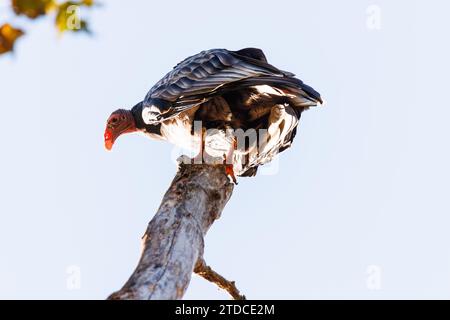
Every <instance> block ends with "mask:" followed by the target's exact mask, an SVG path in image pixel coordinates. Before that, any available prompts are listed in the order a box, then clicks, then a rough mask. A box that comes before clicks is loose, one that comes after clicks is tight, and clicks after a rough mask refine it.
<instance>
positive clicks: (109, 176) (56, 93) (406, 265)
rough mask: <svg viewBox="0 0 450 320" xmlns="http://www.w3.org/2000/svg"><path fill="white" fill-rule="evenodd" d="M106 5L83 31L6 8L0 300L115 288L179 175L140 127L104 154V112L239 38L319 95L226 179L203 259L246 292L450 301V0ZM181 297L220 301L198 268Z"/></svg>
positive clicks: (97, 293)
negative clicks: (269, 148)
mask: <svg viewBox="0 0 450 320" xmlns="http://www.w3.org/2000/svg"><path fill="white" fill-rule="evenodd" d="M1 2H2V3H3V4H4V3H5V0H1ZM102 3H103V6H102V7H100V8H97V9H94V10H92V11H91V12H89V13H88V12H83V15H84V16H85V17H86V18H89V20H90V22H91V29H92V30H93V32H94V35H93V37H87V36H83V35H70V34H68V35H65V36H64V37H58V36H57V34H56V31H55V29H54V27H53V26H52V21H50V20H49V19H42V20H38V21H35V22H33V23H31V24H28V23H26V22H24V21H23V20H20V19H17V18H15V19H13V21H14V22H17V23H20V24H21V25H22V26H26V31H27V35H26V36H24V37H23V38H22V39H20V40H19V42H18V44H17V46H16V52H15V53H14V54H10V55H7V56H1V57H0V108H1V120H2V121H1V125H0V154H1V157H0V218H1V222H0V298H3V299H5V298H6V299H10V298H20V299H36V298H38V299H48V298H54V299H104V298H106V297H107V296H108V295H109V294H110V293H112V292H113V291H115V290H117V289H119V288H120V287H121V286H122V285H123V283H124V282H125V281H126V280H127V279H128V277H129V275H130V274H131V272H132V271H133V270H134V268H135V266H136V264H137V261H138V258H139V255H140V250H141V241H140V238H141V236H142V234H143V233H144V231H145V228H146V226H147V223H148V221H149V220H150V219H151V218H152V216H153V214H154V213H155V212H156V209H157V208H158V206H159V204H160V201H161V198H162V196H163V194H164V192H165V191H166V189H167V187H168V186H169V184H170V182H171V180H172V178H173V176H174V174H175V170H176V167H175V165H174V163H173V161H172V160H171V159H172V158H173V156H172V153H173V152H172V151H173V148H172V146H170V145H169V144H167V143H164V142H160V141H150V140H148V139H146V138H144V137H142V136H138V135H134V136H132V135H129V136H124V137H121V138H120V139H119V140H118V141H117V142H116V144H115V146H114V150H113V151H112V152H111V153H108V152H106V151H105V150H104V147H103V131H104V126H105V122H106V119H107V117H108V116H109V114H110V113H111V112H112V111H114V110H116V109H117V108H129V107H132V106H133V105H134V104H135V103H137V102H139V101H140V100H142V99H143V97H144V96H145V94H146V92H147V91H148V89H150V87H151V86H152V85H153V84H154V83H155V82H156V81H157V80H159V79H160V78H161V77H162V76H163V75H164V74H165V73H166V72H168V71H169V70H170V69H171V68H172V67H173V66H174V65H175V64H176V63H178V62H179V61H180V60H182V59H184V58H185V57H186V56H189V55H192V54H195V53H197V52H199V51H201V50H204V49H209V48H217V47H219V48H228V49H232V50H237V49H241V48H244V47H250V46H252V47H259V48H262V49H263V50H264V52H265V53H266V55H267V58H268V60H269V62H271V63H272V64H274V65H275V66H277V67H279V68H282V69H286V70H289V71H292V72H294V73H295V74H297V76H298V77H299V78H300V79H302V80H303V81H305V82H306V83H307V84H309V85H311V86H313V87H314V88H315V89H316V90H318V91H319V92H320V93H321V94H322V96H323V97H324V99H325V100H326V102H327V105H326V107H323V108H316V109H311V110H309V111H307V112H306V113H304V114H303V116H302V119H301V123H300V128H299V132H298V134H297V137H296V140H295V142H294V144H293V147H292V148H291V149H289V150H287V151H286V152H284V153H283V154H282V155H281V157H280V161H279V163H278V166H275V167H272V168H275V169H276V170H268V171H267V172H266V174H262V175H258V176H257V177H255V178H241V179H240V180H239V185H238V186H237V187H236V188H235V190H234V194H233V196H232V199H231V200H230V202H229V203H228V205H227V207H226V208H225V210H224V212H223V214H222V217H221V218H220V219H219V220H218V221H216V222H215V223H214V225H213V226H212V228H211V229H210V231H209V233H208V235H207V237H206V247H205V259H206V261H207V263H208V264H209V265H211V266H212V267H213V268H214V269H216V271H218V272H219V273H221V274H222V275H223V276H225V277H226V278H228V279H231V280H235V281H236V283H237V286H238V288H239V289H240V290H241V291H242V293H244V294H245V295H246V296H247V297H248V298H250V299H265V298H267V299H312V298H324V299H331V298H339V299H348V298H358V299H379V298H387V299H393V298H439V299H443V298H445V299H449V298H450V245H449V244H450V232H449V227H450V204H449V180H450V170H449V165H448V164H449V163H450V151H449V141H448V140H449V137H450V129H449V119H450V108H449V107H450V106H449V103H448V101H447V97H446V93H447V92H448V90H449V89H448V83H449V81H448V74H449V71H450V70H449V69H450V68H449V65H450V64H449V61H448V57H449V56H450V52H449V51H450V46H449V45H448V40H446V39H448V30H449V29H450V26H449V22H448V14H449V12H450V3H449V2H448V1H436V0H431V1H410V0H408V1H406V0H402V1H400V0H397V1H361V0H358V1H356V0H353V1H350V0H349V1H344V2H337V1H332V0H328V1H294V0H292V1H283V0H278V1H276V2H273V1H261V0H258V1H236V0H229V1H226V2H211V1H165V2H163V1H158V2H154V1H152V2H150V1H126V4H125V2H124V1H118V0H115V1H113V0H112V1H107V0H103V1H102ZM373 5H375V7H374V6H373ZM0 10H4V9H3V8H1V9H0ZM378 13H379V14H380V16H378ZM8 16H9V14H8V13H7V12H4V11H3V12H2V13H1V14H0V23H2V22H4V21H5V20H6V18H7V17H8ZM377 17H379V18H380V19H377ZM374 19H375V20H374ZM22 22H24V23H22ZM185 298H186V299H202V298H207V299H223V298H225V299H228V295H227V294H226V293H225V292H223V291H221V290H219V289H217V288H216V287H215V285H213V284H211V283H209V282H207V281H206V280H203V279H202V278H199V277H197V276H195V275H194V276H193V277H192V281H191V284H190V287H189V289H188V291H187V293H186V295H185Z"/></svg>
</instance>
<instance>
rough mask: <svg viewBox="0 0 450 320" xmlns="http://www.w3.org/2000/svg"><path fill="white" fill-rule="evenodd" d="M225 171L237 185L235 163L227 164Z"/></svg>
mask: <svg viewBox="0 0 450 320" xmlns="http://www.w3.org/2000/svg"><path fill="white" fill-rule="evenodd" d="M225 173H226V174H227V176H228V177H230V178H231V180H233V183H234V184H235V185H237V184H238V183H237V180H236V176H235V175H234V169H233V165H232V164H226V165H225Z"/></svg>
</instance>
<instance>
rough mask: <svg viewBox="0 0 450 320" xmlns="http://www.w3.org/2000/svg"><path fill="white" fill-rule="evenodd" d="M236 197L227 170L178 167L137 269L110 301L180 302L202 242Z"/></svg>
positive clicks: (147, 235) (147, 234)
mask: <svg viewBox="0 0 450 320" xmlns="http://www.w3.org/2000/svg"><path fill="white" fill-rule="evenodd" d="M232 192H233V184H232V183H230V181H229V178H228V177H227V175H226V173H225V167H224V166H222V165H207V164H198V165H197V164H194V165H190V164H183V163H182V162H180V165H179V169H178V172H177V175H176V176H175V178H174V180H173V181H172V184H171V185H170V187H169V189H168V191H167V192H166V194H165V195H164V198H163V200H162V203H161V206H160V207H159V209H158V212H157V213H156V215H155V216H154V217H153V219H152V220H151V221H150V223H149V225H148V227H147V230H146V232H145V235H144V238H143V251H142V255H141V258H140V261H139V263H138V266H137V267H136V269H135V270H134V272H133V274H132V275H131V277H130V278H129V279H128V281H127V282H126V283H125V285H124V286H123V287H122V289H120V290H119V291H117V292H115V293H113V294H112V295H111V296H109V298H108V299H139V300H148V299H154V300H156V299H181V298H182V297H183V295H184V293H185V291H186V289H187V287H188V285H189V282H190V280H191V275H192V272H193V270H194V267H195V266H196V263H197V262H199V261H202V259H203V248H204V242H203V239H204V236H205V234H206V232H207V231H208V229H209V227H210V226H211V224H212V223H213V222H214V220H216V219H217V218H219V217H220V214H221V213H222V210H223V208H224V206H225V204H226V203H227V201H228V200H229V199H230V197H231V194H232ZM197 265H198V264H197Z"/></svg>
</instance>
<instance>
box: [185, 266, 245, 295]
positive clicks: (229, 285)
mask: <svg viewBox="0 0 450 320" xmlns="http://www.w3.org/2000/svg"><path fill="white" fill-rule="evenodd" d="M194 272H195V273H196V274H198V275H199V276H201V277H203V278H205V279H206V280H208V281H210V282H212V283H215V284H216V285H217V286H218V287H220V288H222V289H224V290H226V291H227V292H228V293H229V294H230V295H231V296H232V297H233V299H234V300H245V296H244V295H241V293H240V292H239V290H238V289H237V288H236V284H235V282H234V281H228V280H227V279H225V278H224V277H222V276H221V275H220V274H218V273H217V272H215V271H214V270H213V269H211V267H210V266H208V265H206V263H205V260H203V259H202V258H200V259H199V260H198V261H197V264H196V266H195V269H194Z"/></svg>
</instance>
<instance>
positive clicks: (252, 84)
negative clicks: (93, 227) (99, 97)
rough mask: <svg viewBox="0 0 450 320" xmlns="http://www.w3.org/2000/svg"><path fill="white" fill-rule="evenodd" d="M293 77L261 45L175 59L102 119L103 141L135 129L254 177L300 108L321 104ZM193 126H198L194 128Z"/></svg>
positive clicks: (287, 136) (286, 142)
mask: <svg viewBox="0 0 450 320" xmlns="http://www.w3.org/2000/svg"><path fill="white" fill-rule="evenodd" d="M294 76H295V75H294V74H292V73H290V72H287V71H283V70H280V69H278V68H276V67H274V66H272V65H271V64H269V63H268V62H267V59H266V57H265V55H264V53H263V51H262V50H260V49H256V48H246V49H242V50H239V51H229V50H226V49H212V50H207V51H202V52H200V53H198V54H196V55H194V56H191V57H188V58H186V59H185V60H183V61H182V62H180V63H179V64H177V65H176V66H175V67H174V68H173V70H172V71H170V72H169V73H167V74H166V75H165V76H164V77H163V78H162V79H161V80H160V81H158V82H157V83H156V84H155V85H154V86H153V87H152V88H151V89H150V91H149V92H148V93H147V95H146V96H145V99H144V100H143V101H141V102H139V103H138V104H136V105H135V106H134V107H133V108H132V109H131V110H124V109H119V110H116V111H114V112H113V113H112V114H111V116H110V117H109V118H108V121H107V125H106V130H105V136H104V138H105V147H106V149H108V150H110V149H111V148H112V146H113V143H114V141H115V140H116V139H117V138H118V137H119V136H120V135H121V134H123V133H129V132H142V133H144V134H145V135H147V136H148V137H150V138H152V139H161V140H167V141H169V142H171V143H173V144H175V145H177V146H181V147H183V148H188V149H191V150H196V151H197V152H200V153H199V155H200V156H201V159H202V160H205V156H207V157H208V159H215V160H214V161H217V159H219V160H218V161H225V162H224V163H226V165H227V172H228V174H229V175H230V176H231V177H232V178H233V180H234V181H235V175H237V176H254V175H255V174H256V171H257V168H258V166H259V165H261V164H264V163H267V162H269V161H271V160H272V158H273V157H274V156H275V155H276V154H278V153H279V152H282V151H283V150H285V149H286V148H288V147H289V146H290V145H291V143H292V141H293V139H294V136H295V134H296V130H297V124H298V121H299V119H300V115H301V113H302V112H303V111H304V110H306V109H308V108H309V107H312V106H317V105H318V104H321V103H322V99H321V97H320V94H319V93H318V92H317V91H315V90H314V89H313V88H311V87H310V86H308V85H306V84H304V83H303V82H302V81H301V80H299V79H297V78H295V77H294ZM197 129H198V130H197Z"/></svg>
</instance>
